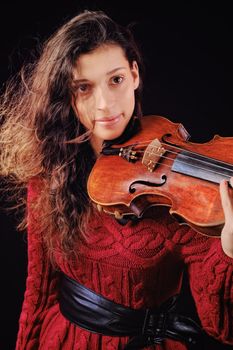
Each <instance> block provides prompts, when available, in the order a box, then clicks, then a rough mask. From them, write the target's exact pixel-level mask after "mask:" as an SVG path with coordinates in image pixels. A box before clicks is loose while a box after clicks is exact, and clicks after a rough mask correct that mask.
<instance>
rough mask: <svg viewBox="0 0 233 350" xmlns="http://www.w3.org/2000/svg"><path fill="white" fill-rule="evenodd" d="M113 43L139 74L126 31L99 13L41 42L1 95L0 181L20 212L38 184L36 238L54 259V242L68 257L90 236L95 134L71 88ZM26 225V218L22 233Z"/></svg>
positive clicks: (69, 24) (85, 15)
mask: <svg viewBox="0 0 233 350" xmlns="http://www.w3.org/2000/svg"><path fill="white" fill-rule="evenodd" d="M108 43H111V44H117V45H119V46H120V47H122V49H123V50H124V52H125V55H126V57H127V59H128V61H129V63H130V64H132V62H133V61H136V62H137V63H138V66H139V70H140V72H142V68H143V64H142V59H141V55H140V52H139V49H138V46H137V45H136V43H135V40H134V38H133V35H132V33H131V31H130V30H129V28H125V27H122V26H120V25H118V24H116V23H115V22H114V21H113V20H112V19H110V18H109V17H108V16H107V15H106V14H105V13H103V12H102V11H95V12H91V11H84V12H83V13H81V14H79V15H77V16H75V17H74V18H72V19H71V20H69V21H68V22H67V23H65V24H64V25H62V26H61V27H60V29H58V30H57V31H56V32H55V33H54V34H53V35H52V36H51V37H50V38H49V39H48V40H47V41H46V42H45V43H44V45H43V47H42V52H41V54H40V56H39V58H38V59H36V60H35V61H34V63H33V64H32V63H31V64H28V65H24V67H23V68H22V70H21V71H20V72H19V74H18V75H17V76H14V77H13V78H12V79H11V80H9V81H8V82H7V84H6V89H5V92H4V93H3V94H2V96H1V102H0V118H1V119H0V125H1V131H0V144H1V151H0V175H1V176H3V177H4V178H7V183H8V184H10V185H9V186H11V188H12V186H13V185H14V191H13V192H14V195H15V197H17V198H16V203H17V205H18V206H21V207H23V208H26V196H25V192H26V189H27V186H28V184H29V183H30V181H31V180H32V179H34V178H36V179H37V178H38V179H39V182H40V183H41V186H40V191H39V193H38V195H37V197H36V199H35V200H34V202H33V206H32V209H34V210H35V211H36V212H37V213H40V214H39V220H38V228H37V230H36V231H37V233H38V234H39V235H40V236H41V237H43V240H44V241H45V243H46V246H47V248H48V252H49V255H50V257H51V258H52V256H53V250H54V247H55V240H56V242H60V246H61V247H62V250H63V252H64V255H65V256H66V257H67V256H68V255H69V254H70V253H71V252H72V251H73V248H74V244H75V242H76V239H77V237H78V234H77V233H80V232H81V233H82V234H84V235H85V233H86V232H87V230H86V227H87V225H88V221H89V218H90V215H92V213H93V206H92V205H91V203H90V200H89V197H88V194H87V188H86V184H87V178H88V176H89V173H90V171H91V168H92V166H93V164H94V162H95V155H94V152H93V149H92V147H91V146H90V142H89V137H90V133H89V132H88V131H87V130H86V129H85V128H84V126H83V125H82V124H81V123H80V121H79V119H78V118H77V116H76V115H75V113H74V112H73V110H72V107H71V99H72V88H71V85H72V77H73V70H74V65H75V63H76V62H77V59H78V57H79V56H80V55H81V54H83V53H88V52H90V51H92V50H94V49H96V48H97V47H99V46H100V45H102V44H108ZM140 95H141V84H140V86H139V88H138V89H137V91H136V92H135V99H136V103H135V111H134V114H135V115H137V116H140V115H141V107H140V106H141V104H140ZM72 140H73V141H72ZM11 193H12V191H11ZM35 217H38V215H35ZM26 226H27V212H26V211H24V215H23V218H22V220H21V221H20V223H19V225H18V226H17V229H19V230H23V229H25V228H26Z"/></svg>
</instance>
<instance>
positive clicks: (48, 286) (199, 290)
mask: <svg viewBox="0 0 233 350" xmlns="http://www.w3.org/2000/svg"><path fill="white" fill-rule="evenodd" d="M35 195H36V186H35V183H34V182H32V183H31V184H30V185H29V189H28V203H29V204H30V202H31V201H33V198H34V196H35ZM29 217H30V205H29ZM29 221H30V226H29V228H28V259H29V264H28V277H27V283H26V292H25V298H24V303H23V307H22V312H21V316H20V322H19V332H18V338H17V345H16V350H29V349H30V350H32V349H33V350H35V349H40V350H58V349H60V350H113V349H114V350H116V349H123V347H124V345H125V344H126V343H127V340H128V339H127V338H124V337H121V338H116V337H109V336H101V335H98V334H93V333H90V332H88V331H85V330H83V329H80V328H79V327H76V326H75V325H73V324H71V323H70V322H69V321H68V320H66V319H65V318H64V317H63V316H62V315H61V313H60V311H59V306H58V301H57V294H58V289H57V282H58V272H57V271H54V270H53V268H52V266H51V264H50V262H49V261H48V259H47V257H46V254H45V249H44V247H43V245H42V244H41V242H40V241H39V240H38V239H37V238H36V235H35V232H34V231H33V221H32V220H29ZM90 233H91V234H90V235H89V236H90V238H89V239H88V241H84V240H80V243H79V245H78V247H77V252H78V253H77V259H76V261H75V262H74V261H72V262H67V261H65V260H64V259H63V258H62V255H61V254H60V252H59V250H57V252H56V262H57V264H58V266H59V268H60V270H62V271H63V272H65V273H66V274H67V275H68V276H70V277H72V278H74V279H76V280H77V281H79V282H80V283H82V284H83V285H85V286H87V287H89V288H90V289H92V290H94V291H95V292H97V293H100V294H102V295H103V296H105V297H107V298H109V299H111V300H113V301H115V302H117V303H120V304H123V305H126V306H130V307H132V308H136V309H137V308H145V307H155V306H158V305H159V304H160V303H161V302H163V301H164V300H166V299H167V298H168V297H170V296H172V295H174V294H175V293H177V292H178V291H179V288H180V282H181V277H182V269H183V266H184V264H186V265H187V269H188V273H189V280H190V286H191V291H192V295H193V297H194V300H195V303H196V307H197V311H198V314H199V317H200V320H201V323H202V325H203V327H204V329H205V330H206V331H207V332H208V333H209V334H211V335H212V336H214V337H216V338H217V339H219V340H221V341H223V342H226V343H230V344H233V284H232V277H233V259H231V258H229V257H227V256H226V255H225V254H224V252H223V251H222V248H221V243H220V239H216V238H209V237H205V236H202V235H200V234H198V233H196V232H195V231H193V230H191V229H189V228H188V227H187V226H179V225H178V224H177V223H176V222H175V221H174V220H173V219H172V217H171V216H170V215H169V214H168V213H167V211H166V210H164V209H161V208H160V209H157V210H155V217H154V218H153V220H152V219H144V220H141V221H140V222H139V223H137V224H136V225H135V224H132V223H128V224H127V225H126V226H121V225H120V224H118V223H117V222H116V220H115V219H113V218H111V217H109V216H108V215H106V214H103V215H102V217H100V218H95V219H93V220H92V222H91V223H90ZM148 349H155V347H153V346H152V347H149V348H148ZM156 349H157V350H161V349H163V350H172V349H177V350H184V349H186V347H185V345H183V344H181V343H179V342H175V341H172V340H169V341H165V342H164V343H163V344H162V345H159V346H157V347H156Z"/></svg>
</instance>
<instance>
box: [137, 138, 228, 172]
mask: <svg viewBox="0 0 233 350" xmlns="http://www.w3.org/2000/svg"><path fill="white" fill-rule="evenodd" d="M152 141H153V140H152ZM149 143H150V142H139V143H138V144H137V145H139V144H140V145H141V144H145V145H147V144H149ZM160 144H161V145H162V146H165V147H166V146H169V147H171V148H173V149H178V150H180V151H185V152H186V154H185V155H186V157H187V158H190V159H193V160H197V158H195V157H192V156H190V155H189V154H191V155H200V156H202V157H204V158H205V159H207V161H205V160H201V159H198V161H199V162H201V163H204V164H211V161H212V160H215V159H214V158H210V157H207V156H205V155H202V154H199V153H195V152H191V151H189V150H187V149H185V148H182V147H179V146H174V145H167V144H166V143H163V142H161V143H160ZM152 147H155V146H152ZM158 148H159V147H158ZM165 150H167V151H169V152H171V153H173V154H179V152H174V151H171V150H170V149H165ZM137 152H138V153H145V151H137ZM151 153H152V152H151ZM216 160H217V159H216ZM217 161H218V162H220V163H221V164H225V165H226V167H224V166H222V165H218V164H215V166H216V167H218V168H222V169H225V170H229V168H228V167H227V166H229V165H231V164H229V163H227V162H223V161H221V160H217Z"/></svg>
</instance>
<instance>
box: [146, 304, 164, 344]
mask: <svg viewBox="0 0 233 350" xmlns="http://www.w3.org/2000/svg"><path fill="white" fill-rule="evenodd" d="M166 318H167V315H166V313H165V312H151V310H150V309H146V314H145V318H144V323H143V328H142V334H143V336H144V337H146V338H147V341H148V344H150V345H152V344H161V343H162V341H163V340H164V338H165V330H166Z"/></svg>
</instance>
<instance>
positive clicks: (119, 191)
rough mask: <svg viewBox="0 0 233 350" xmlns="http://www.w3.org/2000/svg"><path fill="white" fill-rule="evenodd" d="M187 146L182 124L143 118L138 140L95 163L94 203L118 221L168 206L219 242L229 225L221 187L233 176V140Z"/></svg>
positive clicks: (91, 190) (91, 184)
mask: <svg viewBox="0 0 233 350" xmlns="http://www.w3.org/2000/svg"><path fill="white" fill-rule="evenodd" d="M188 140H189V134H188V133H187V131H186V130H185V128H184V127H183V125H182V124H180V123H173V122H171V121H169V120H168V119H167V118H164V117H160V116H144V117H143V118H142V119H141V130H140V131H139V132H138V133H137V134H136V135H134V136H132V137H131V138H130V139H129V140H127V142H125V143H122V144H120V145H119V144H117V145H112V146H111V150H113V151H114V152H112V154H108V155H101V156H100V158H99V159H98V160H97V161H96V163H95V165H94V167H93V169H92V171H91V174H90V176H89V179H88V194H89V196H90V198H91V200H92V201H93V202H94V203H96V204H97V206H98V208H99V209H100V210H104V211H106V212H108V213H110V214H113V215H115V216H116V217H117V218H120V217H123V216H126V215H136V216H137V217H142V216H143V215H144V213H145V212H146V211H147V209H148V208H150V207H151V206H155V205H162V206H168V207H170V213H171V214H172V215H173V216H175V217H176V218H177V219H178V221H179V222H180V223H186V224H188V225H189V226H191V227H193V228H194V229H196V230H197V231H198V232H200V233H202V234H207V235H211V236H219V235H220V233H221V229H222V227H223V224H224V214H223V210H222V205H221V200H220V194H219V182H220V181H221V180H222V179H227V180H229V179H230V177H231V176H233V137H220V136H218V135H215V136H214V138H213V139H212V140H211V141H209V142H206V143H202V144H200V143H192V142H189V141H188ZM109 153H111V152H109Z"/></svg>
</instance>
